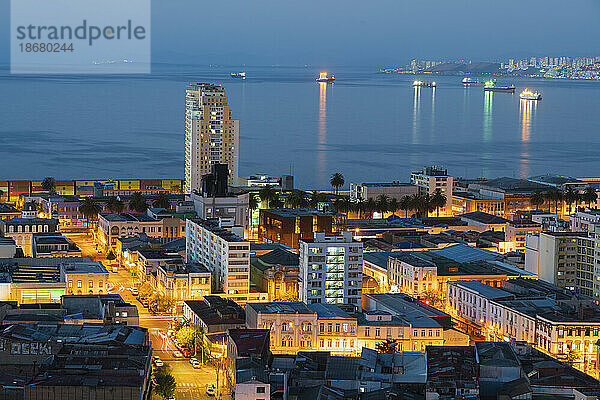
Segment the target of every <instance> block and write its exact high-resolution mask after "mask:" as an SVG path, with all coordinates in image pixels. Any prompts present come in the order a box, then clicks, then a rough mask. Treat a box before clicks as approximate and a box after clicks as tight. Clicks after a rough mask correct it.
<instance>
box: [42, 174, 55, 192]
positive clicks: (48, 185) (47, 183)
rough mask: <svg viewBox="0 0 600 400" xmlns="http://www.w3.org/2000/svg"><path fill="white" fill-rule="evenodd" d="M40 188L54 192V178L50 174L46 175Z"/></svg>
mask: <svg viewBox="0 0 600 400" xmlns="http://www.w3.org/2000/svg"><path fill="white" fill-rule="evenodd" d="M42 189H44V191H46V192H48V193H52V194H54V193H56V179H54V178H53V177H51V176H47V177H45V178H44V180H43V181H42Z"/></svg>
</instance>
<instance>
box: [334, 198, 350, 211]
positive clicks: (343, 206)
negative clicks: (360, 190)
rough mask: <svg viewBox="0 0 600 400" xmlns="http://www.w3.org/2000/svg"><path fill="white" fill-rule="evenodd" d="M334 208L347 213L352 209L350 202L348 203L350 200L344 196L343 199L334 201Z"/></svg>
mask: <svg viewBox="0 0 600 400" xmlns="http://www.w3.org/2000/svg"><path fill="white" fill-rule="evenodd" d="M335 209H336V210H337V211H338V212H340V213H343V214H348V212H349V211H350V210H351V209H352V204H351V203H350V200H348V199H347V198H345V197H344V198H343V199H337V200H336V201H335Z"/></svg>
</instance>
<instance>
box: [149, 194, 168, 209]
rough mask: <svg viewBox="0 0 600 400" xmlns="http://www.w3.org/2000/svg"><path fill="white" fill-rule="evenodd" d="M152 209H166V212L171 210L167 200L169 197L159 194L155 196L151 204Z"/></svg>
mask: <svg viewBox="0 0 600 400" xmlns="http://www.w3.org/2000/svg"><path fill="white" fill-rule="evenodd" d="M152 206H153V207H157V208H166V209H167V210H168V209H170V208H171V201H170V199H169V195H168V194H166V193H159V194H158V196H156V199H154V201H153V202H152Z"/></svg>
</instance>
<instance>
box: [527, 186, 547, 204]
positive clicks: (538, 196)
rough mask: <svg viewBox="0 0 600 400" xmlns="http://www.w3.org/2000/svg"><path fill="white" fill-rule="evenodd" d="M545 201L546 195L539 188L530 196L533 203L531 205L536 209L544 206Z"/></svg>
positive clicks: (530, 201)
mask: <svg viewBox="0 0 600 400" xmlns="http://www.w3.org/2000/svg"><path fill="white" fill-rule="evenodd" d="M545 202H546V198H545V197H544V193H542V192H541V191H539V190H536V191H535V192H533V194H532V195H531V197H530V198H529V203H531V205H532V206H533V207H535V208H536V209H537V208H540V207H542V206H543V205H544V203H545Z"/></svg>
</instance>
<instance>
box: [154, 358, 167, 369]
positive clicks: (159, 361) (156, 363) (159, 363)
mask: <svg viewBox="0 0 600 400" xmlns="http://www.w3.org/2000/svg"><path fill="white" fill-rule="evenodd" d="M154 365H156V366H157V367H162V366H164V365H165V363H164V362H162V360H161V359H160V358H158V357H156V360H154Z"/></svg>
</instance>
